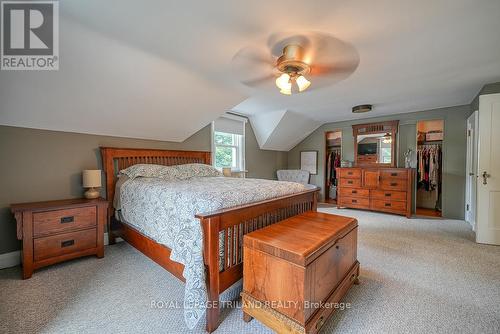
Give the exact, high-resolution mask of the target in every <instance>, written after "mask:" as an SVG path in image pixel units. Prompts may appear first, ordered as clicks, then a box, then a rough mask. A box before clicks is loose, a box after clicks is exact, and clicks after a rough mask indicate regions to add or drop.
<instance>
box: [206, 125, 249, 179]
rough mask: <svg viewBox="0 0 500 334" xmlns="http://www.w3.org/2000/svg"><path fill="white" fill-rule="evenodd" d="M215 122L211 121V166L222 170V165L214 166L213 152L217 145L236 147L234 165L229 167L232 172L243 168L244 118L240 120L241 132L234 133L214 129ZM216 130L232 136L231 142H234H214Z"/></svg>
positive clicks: (214, 152)
mask: <svg viewBox="0 0 500 334" xmlns="http://www.w3.org/2000/svg"><path fill="white" fill-rule="evenodd" d="M215 122H216V121H212V124H211V150H212V166H214V167H215V168H217V169H219V170H222V168H223V167H218V166H216V160H215V154H216V150H217V147H229V148H235V149H236V167H235V168H233V167H231V171H233V172H240V171H244V170H245V126H246V120H241V122H242V123H243V124H242V127H243V134H242V135H239V134H234V133H227V132H221V131H215ZM216 132H219V133H225V134H229V135H232V136H233V143H235V142H236V144H233V145H229V144H217V143H216V142H215V134H216Z"/></svg>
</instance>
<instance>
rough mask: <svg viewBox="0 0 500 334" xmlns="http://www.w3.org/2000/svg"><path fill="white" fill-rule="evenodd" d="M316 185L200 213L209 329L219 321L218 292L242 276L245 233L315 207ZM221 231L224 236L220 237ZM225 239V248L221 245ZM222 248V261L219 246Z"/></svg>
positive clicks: (215, 326)
mask: <svg viewBox="0 0 500 334" xmlns="http://www.w3.org/2000/svg"><path fill="white" fill-rule="evenodd" d="M317 192H318V190H317V189H311V190H308V191H304V192H302V193H298V194H293V195H289V196H285V197H279V198H276V199H271V200H267V201H262V202H258V203H252V204H247V205H242V206H238V207H233V208H229V209H224V210H219V211H215V212H211V213H207V214H198V215H196V217H197V218H198V219H200V221H201V224H202V228H203V247H204V248H203V257H204V262H205V266H206V273H207V274H206V278H207V290H208V291H207V292H208V301H209V303H208V304H209V305H210V306H211V307H210V308H208V309H207V331H208V332H213V331H214V330H215V329H217V327H218V325H219V307H218V306H219V305H218V303H219V295H220V294H221V293H222V292H223V291H224V290H226V289H227V288H229V287H230V286H231V285H233V284H234V283H236V282H237V281H238V280H240V279H241V278H242V276H243V264H242V261H243V254H242V249H243V248H242V244H243V235H244V234H246V233H249V232H252V231H255V230H257V229H260V228H263V227H266V226H268V225H271V224H274V223H276V222H279V221H281V220H284V219H286V218H289V217H292V216H295V215H298V214H300V213H303V212H305V211H309V210H311V211H316V209H317ZM221 235H222V238H221ZM221 239H222V245H223V248H222V247H221V245H220V241H221ZM221 248H222V249H223V257H222V263H220V261H219V259H220V250H221Z"/></svg>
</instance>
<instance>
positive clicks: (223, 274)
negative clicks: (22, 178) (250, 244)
mask: <svg viewBox="0 0 500 334" xmlns="http://www.w3.org/2000/svg"><path fill="white" fill-rule="evenodd" d="M100 149H101V156H102V161H103V166H104V173H105V176H106V196H107V200H108V201H110V202H112V201H113V198H114V194H115V183H116V180H117V175H118V172H119V171H120V170H122V169H124V168H127V167H129V166H132V165H135V164H140V163H143V164H144V163H146V164H158V165H166V166H171V165H180V164H186V163H204V164H210V160H211V153H210V152H197V151H170V150H151V149H130V148H112V147H101V148H100ZM317 192H318V189H311V190H307V191H304V192H301V193H296V194H293V195H288V196H283V197H278V198H273V199H270V200H266V201H261V202H256V203H251V204H246V205H241V206H237V207H232V208H228V209H223V210H219V211H216V212H209V213H198V214H197V215H196V218H198V219H199V220H200V223H201V225H202V230H203V260H204V263H205V268H206V279H207V282H206V284H207V294H208V302H209V305H213V307H211V308H208V309H207V311H206V318H207V321H206V324H207V326H206V329H207V331H208V332H213V331H214V330H216V329H217V327H218V325H219V295H220V294H221V293H222V292H223V291H224V290H226V289H227V288H229V287H230V286H231V285H233V284H234V283H236V282H237V281H238V280H239V279H241V278H242V276H243V265H242V244H243V235H244V234H246V233H248V232H251V231H254V230H256V229H259V228H262V227H265V226H268V225H270V224H273V223H276V222H278V221H280V220H283V219H286V218H289V217H291V216H295V215H298V214H300V213H302V212H305V211H309V210H312V211H316V209H317ZM108 218H109V219H108V235H109V243H110V244H113V243H114V242H115V238H117V237H121V238H122V239H124V240H125V241H127V242H128V243H129V244H131V245H132V246H134V247H135V248H137V249H138V250H139V251H141V252H142V253H143V254H145V255H146V256H148V257H149V258H151V259H152V260H153V261H155V262H156V263H158V264H159V265H160V266H162V267H163V268H165V269H166V270H168V271H169V272H171V273H172V274H173V275H174V276H176V277H177V278H178V279H180V280H181V281H183V282H184V281H185V279H184V277H183V276H182V272H183V269H184V266H183V265H182V264H180V263H178V262H174V261H172V260H170V252H171V250H170V249H169V248H168V247H166V246H164V245H161V244H159V243H157V242H155V241H154V240H152V239H150V238H149V237H147V236H145V235H143V234H141V233H140V232H139V231H137V230H136V229H134V228H133V227H131V226H129V225H128V224H126V223H122V222H120V221H118V220H117V219H115V217H114V208H113V207H112V205H110V209H109V212H108ZM220 232H222V233H223V234H224V240H225V242H224V256H223V260H224V261H223V262H224V263H223V264H222V266H221V264H220V263H219V259H220V254H219V233H220Z"/></svg>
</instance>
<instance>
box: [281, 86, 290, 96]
mask: <svg viewBox="0 0 500 334" xmlns="http://www.w3.org/2000/svg"><path fill="white" fill-rule="evenodd" d="M280 93H281V94H284V95H292V85H290V89H281V90H280Z"/></svg>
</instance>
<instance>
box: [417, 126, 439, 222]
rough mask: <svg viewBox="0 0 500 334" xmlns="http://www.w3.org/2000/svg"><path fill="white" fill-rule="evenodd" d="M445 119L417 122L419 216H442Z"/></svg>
mask: <svg viewBox="0 0 500 334" xmlns="http://www.w3.org/2000/svg"><path fill="white" fill-rule="evenodd" d="M443 139H444V121H443V120H429V121H418V122H417V180H416V184H417V197H416V199H417V209H416V214H417V215H418V216H430V217H441V203H442V198H441V197H442V193H443V189H442V188H443V187H442V184H443V183H442V179H443V172H442V171H443Z"/></svg>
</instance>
